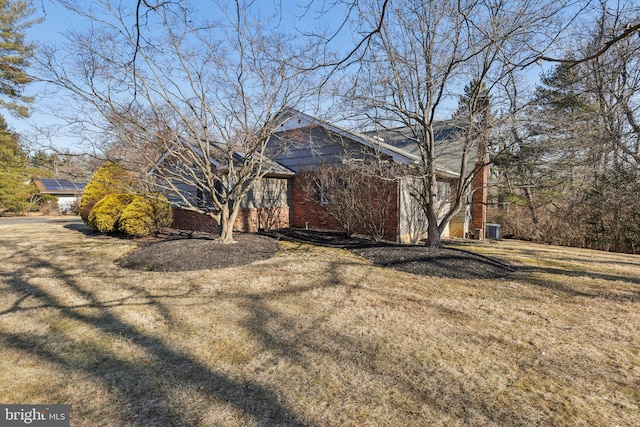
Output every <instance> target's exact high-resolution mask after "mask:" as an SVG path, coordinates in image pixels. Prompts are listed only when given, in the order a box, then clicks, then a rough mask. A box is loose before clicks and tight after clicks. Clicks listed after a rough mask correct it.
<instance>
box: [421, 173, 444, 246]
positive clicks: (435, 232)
mask: <svg viewBox="0 0 640 427" xmlns="http://www.w3.org/2000/svg"><path fill="white" fill-rule="evenodd" d="M429 181H430V185H429V187H430V188H429V189H428V191H429V204H428V205H427V211H426V212H425V213H426V214H427V221H428V224H427V243H426V246H427V247H429V248H441V247H442V241H441V235H440V227H438V196H437V193H436V191H434V190H436V189H437V188H438V187H437V181H436V178H435V172H434V173H433V174H432V178H431V179H430V180H429Z"/></svg>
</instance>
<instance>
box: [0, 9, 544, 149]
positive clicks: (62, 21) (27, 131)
mask: <svg viewBox="0 0 640 427" xmlns="http://www.w3.org/2000/svg"><path fill="white" fill-rule="evenodd" d="M124 1H130V2H131V3H133V2H134V0H124ZM257 1H258V3H257V4H259V5H263V4H264V7H265V10H272V9H273V5H274V4H276V5H282V8H281V10H282V17H281V26H282V28H283V30H284V31H291V29H292V27H293V26H297V27H298V28H300V29H305V30H312V29H313V27H314V26H318V25H322V26H329V27H330V28H334V29H336V28H337V27H338V26H339V25H340V24H341V22H342V17H343V16H344V10H339V9H334V10H332V11H330V12H329V13H327V14H325V15H323V16H322V21H318V20H317V18H318V14H317V11H308V13H306V15H305V16H304V17H303V20H302V21H301V20H300V19H299V18H300V16H301V15H302V14H303V13H304V9H303V7H302V6H303V5H306V4H308V2H309V0H257ZM322 3H324V4H331V3H332V2H329V1H326V2H318V3H316V4H322ZM191 4H195V5H198V6H200V5H202V7H205V8H206V5H208V4H210V0H205V1H199V2H191ZM34 7H35V8H36V9H37V16H40V17H43V18H44V21H43V22H42V23H39V24H37V25H35V26H34V27H32V28H31V29H30V30H29V31H28V33H27V38H28V39H29V40H30V41H33V42H35V43H37V44H40V43H49V42H56V41H60V42H62V41H63V40H64V38H63V37H62V35H61V34H62V33H64V32H67V31H69V30H73V29H76V30H82V29H85V28H86V27H87V25H88V23H87V22H86V21H83V20H81V19H78V17H77V16H74V15H73V14H72V13H71V12H68V11H67V10H65V9H64V8H63V7H61V6H59V5H57V4H56V2H55V1H52V0H39V1H35V2H34ZM335 44H336V45H337V46H340V47H342V48H343V49H344V50H345V51H347V50H350V49H351V47H352V46H353V40H352V36H351V35H350V34H349V32H348V31H344V30H343V31H342V32H341V36H340V38H338V39H337V40H335ZM540 72H541V68H539V67H533V68H532V70H531V78H532V80H535V79H536V78H537V76H538V75H539V74H540ZM48 92H49V91H48V90H47V87H46V86H45V85H44V84H41V83H33V84H31V85H29V86H28V87H27V89H26V93H27V94H28V95H34V96H35V97H36V102H35V103H34V104H33V105H32V106H31V110H32V115H31V117H30V118H28V119H20V118H15V117H13V116H11V115H9V114H5V117H6V118H7V122H8V123H9V126H10V127H11V128H13V129H14V130H15V131H17V132H18V133H20V134H22V135H24V136H25V137H26V138H27V139H29V140H31V141H33V140H34V139H35V138H37V139H38V140H40V141H42V142H45V143H46V142H48V138H47V136H46V135H44V134H41V133H39V132H38V131H37V130H36V127H42V126H45V127H47V126H60V129H58V130H57V133H56V135H55V136H53V137H52V138H51V141H52V142H53V144H54V145H55V146H56V147H58V148H70V149H72V150H73V151H77V149H76V148H75V147H74V144H77V142H78V141H77V140H76V138H75V137H74V136H73V135H69V134H68V132H67V133H65V131H64V128H65V123H64V122H62V121H61V120H60V119H57V118H55V117H53V116H52V115H50V114H48V111H49V110H50V109H51V108H52V107H53V108H54V109H60V110H64V108H65V106H64V104H63V103H62V102H61V98H51V96H50V93H48Z"/></svg>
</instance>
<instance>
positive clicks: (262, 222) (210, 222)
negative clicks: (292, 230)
mask: <svg viewBox="0 0 640 427" xmlns="http://www.w3.org/2000/svg"><path fill="white" fill-rule="evenodd" d="M289 226H290V215H289V207H288V206H283V207H278V208H260V209H255V208H252V209H240V210H239V211H238V216H237V217H236V222H235V224H234V226H233V229H234V231H240V232H247V233H256V232H257V231H259V230H265V229H266V230H277V229H279V228H288V227H289ZM171 227H173V228H177V229H180V230H192V231H202V232H205V233H213V234H215V233H218V232H219V227H218V224H217V223H216V222H215V220H214V219H213V218H211V217H210V216H207V215H205V214H201V213H197V212H191V211H187V210H184V209H180V208H174V209H173V223H172V224H171Z"/></svg>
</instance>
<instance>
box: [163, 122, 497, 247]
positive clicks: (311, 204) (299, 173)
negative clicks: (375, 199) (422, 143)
mask: <svg viewBox="0 0 640 427" xmlns="http://www.w3.org/2000/svg"><path fill="white" fill-rule="evenodd" d="M402 135H403V132H402V129H394V130H386V131H383V132H376V133H375V134H374V133H367V134H363V133H357V132H353V131H350V130H347V129H344V128H342V127H339V126H336V125H334V124H331V123H328V122H325V121H322V120H319V119H317V118H314V117H312V116H309V115H307V114H304V113H301V112H298V111H293V110H290V111H288V112H287V113H286V114H285V116H284V118H283V120H282V124H281V126H280V128H279V129H278V130H277V131H276V132H275V133H274V135H273V136H272V138H271V140H270V141H269V145H270V150H271V151H270V153H271V155H270V159H269V160H268V161H267V163H266V164H265V166H264V167H265V169H266V170H267V171H268V173H267V174H266V175H265V177H264V178H263V179H262V180H260V181H259V182H257V183H256V185H255V187H254V189H253V190H252V191H251V192H249V193H248V194H247V196H246V198H245V200H243V201H242V202H241V203H242V205H241V210H240V213H239V215H238V219H237V221H236V224H235V228H236V230H238V231H250V232H254V231H258V230H259V229H268V228H274V229H275V228H288V227H299V228H304V227H306V228H312V229H321V230H322V229H324V230H339V229H340V228H339V226H338V225H337V223H336V221H335V220H333V219H332V218H331V217H330V215H328V214H327V212H326V209H325V208H323V206H322V202H319V201H317V200H316V201H314V200H312V199H311V198H310V197H309V195H308V194H307V193H306V192H305V191H303V188H304V187H305V185H304V184H305V181H306V180H310V179H314V171H317V170H318V168H320V167H321V166H323V165H332V166H336V167H340V165H341V164H344V162H346V161H351V160H361V161H367V160H373V159H374V158H375V159H381V160H383V161H386V162H389V163H393V164H396V165H402V167H406V168H410V167H411V166H412V165H416V164H418V163H419V161H420V157H419V151H418V147H417V146H416V145H415V143H411V142H409V141H407V139H406V138H404V137H403V136H402ZM435 137H436V141H437V151H438V152H437V156H436V157H437V158H436V173H437V180H438V190H439V191H438V193H439V195H440V200H439V202H440V203H441V204H442V205H443V207H446V204H448V203H449V196H450V194H451V191H452V188H455V184H456V182H457V180H459V179H460V173H459V172H457V171H459V169H460V150H461V143H460V141H459V139H458V138H456V128H455V126H453V125H452V124H451V122H442V123H438V124H437V126H436V128H435ZM240 159H241V158H238V160H240ZM477 161H478V159H477V158H476V156H475V153H474V155H472V156H470V160H469V162H468V167H467V168H468V170H469V171H471V170H473V169H474V167H475V164H476V162H477ZM478 169H479V171H480V173H477V174H476V175H477V177H476V178H474V181H473V184H472V186H471V188H470V190H469V201H468V203H467V205H466V206H464V207H463V208H462V209H461V212H460V214H459V215H458V216H457V217H455V218H454V220H453V221H451V223H450V226H449V227H448V228H447V229H445V230H444V233H443V235H442V237H445V238H446V237H453V236H455V237H474V236H475V237H476V238H482V236H484V229H485V223H486V180H487V177H488V173H487V170H486V169H487V167H482V168H478ZM417 181H418V180H417V179H416V178H415V177H412V176H411V174H409V173H407V174H406V175H405V174H403V175H402V176H398V177H397V180H396V181H395V182H394V183H393V185H394V186H395V187H394V188H393V191H394V197H392V198H391V200H392V201H391V203H390V206H388V209H387V212H388V218H387V219H386V220H385V237H386V238H387V239H389V240H393V241H398V242H403V243H408V242H413V241H417V240H419V239H420V238H423V237H425V235H426V229H427V224H426V219H425V217H424V214H423V212H422V209H421V208H420V206H419V204H418V203H417V201H416V200H415V198H414V197H413V196H412V193H413V192H415V191H419V188H418V189H417V185H416V182H417ZM380 185H389V183H388V182H386V183H382V182H381V183H380ZM181 191H182V192H183V194H182V195H181V197H184V194H188V195H189V197H191V198H197V197H199V194H201V193H199V192H198V190H197V188H195V187H193V186H191V187H189V186H186V187H182V188H181ZM166 195H167V197H168V198H169V200H170V201H171V202H172V203H173V204H174V206H176V209H175V211H174V216H175V218H176V219H175V222H174V226H175V227H176V228H186V229H195V230H203V231H212V230H215V228H216V227H215V224H213V222H212V220H211V219H210V218H208V217H205V216H204V215H198V214H194V213H193V212H189V211H188V210H185V209H181V202H180V199H181V197H177V195H171V194H166ZM472 198H473V201H472ZM203 203H206V201H203ZM182 208H184V206H182Z"/></svg>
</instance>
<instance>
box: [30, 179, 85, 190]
mask: <svg viewBox="0 0 640 427" xmlns="http://www.w3.org/2000/svg"><path fill="white" fill-rule="evenodd" d="M40 182H41V183H42V186H43V187H44V189H45V191H46V192H64V191H69V192H78V191H82V190H83V189H84V187H85V185H86V183H84V182H73V181H69V180H68V179H54V178H40Z"/></svg>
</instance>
